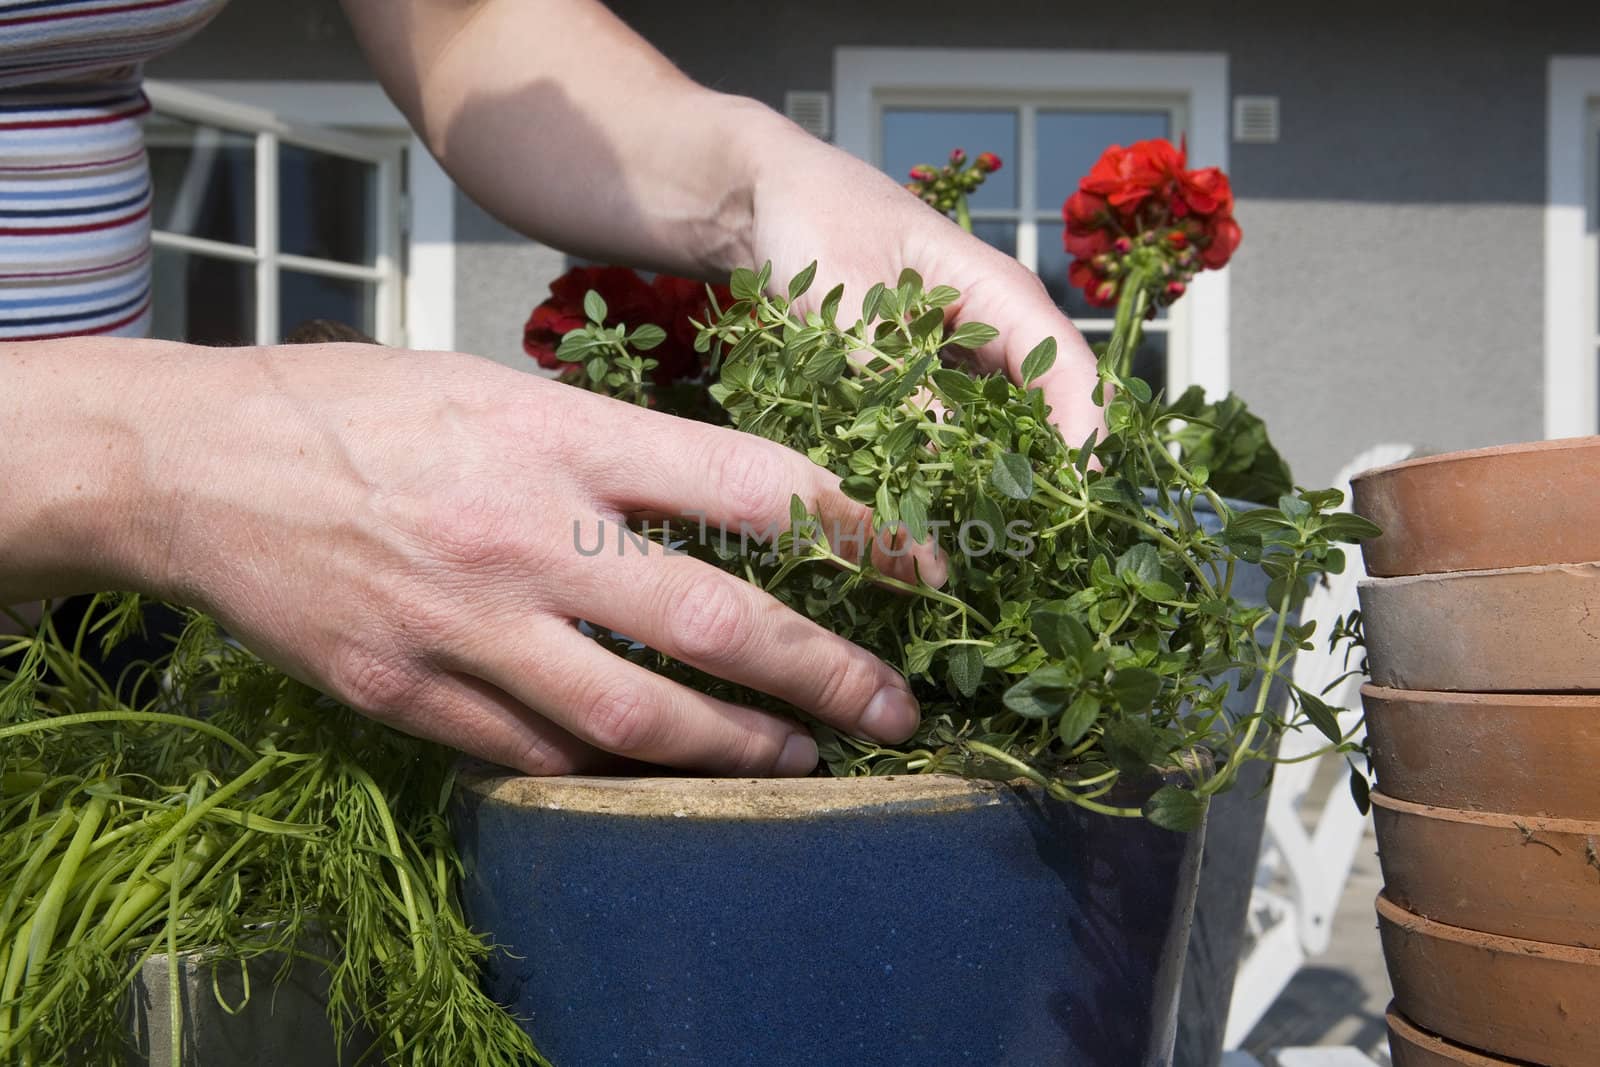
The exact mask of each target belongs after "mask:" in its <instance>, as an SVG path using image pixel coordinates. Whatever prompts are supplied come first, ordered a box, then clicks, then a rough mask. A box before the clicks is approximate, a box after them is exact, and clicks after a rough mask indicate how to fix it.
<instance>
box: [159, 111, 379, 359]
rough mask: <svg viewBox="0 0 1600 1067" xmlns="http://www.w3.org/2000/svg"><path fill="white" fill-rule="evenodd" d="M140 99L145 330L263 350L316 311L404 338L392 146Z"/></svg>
mask: <svg viewBox="0 0 1600 1067" xmlns="http://www.w3.org/2000/svg"><path fill="white" fill-rule="evenodd" d="M149 93H150V97H151V103H152V105H153V109H154V110H153V113H152V115H151V116H150V118H149V119H148V120H147V122H146V126H145V143H146V146H147V148H148V150H149V153H150V168H151V178H152V182H153V184H154V191H155V198H154V205H153V208H152V225H153V227H154V233H153V237H152V240H153V243H154V246H155V258H154V263H153V287H154V304H153V307H154V316H153V323H152V333H153V334H154V335H155V336H157V337H166V338H171V339H174V340H185V341H192V342H196V343H200V344H273V343H276V342H278V341H281V340H282V339H283V337H284V336H285V335H286V334H287V333H288V332H289V331H290V330H292V329H293V328H294V327H295V325H296V324H298V323H300V322H303V321H305V320H307V319H314V318H323V319H334V320H337V321H339V322H343V323H346V324H348V325H351V326H354V327H356V328H357V329H360V330H362V331H363V332H365V333H368V334H370V335H372V336H374V337H376V338H377V339H378V340H380V341H383V342H385V343H389V344H395V343H400V342H401V341H402V340H403V332H402V329H401V321H402V318H401V310H402V309H401V303H402V288H401V286H402V263H401V258H402V256H401V251H402V247H403V238H404V234H403V232H402V219H401V214H402V213H401V211H400V202H401V189H400V182H401V173H402V166H401V163H402V146H401V145H399V144H396V143H392V142H388V141H384V140H379V139H372V138H365V137H361V136H358V135H355V134H351V133H346V132H342V131H334V130H331V129H326V128H320V127H309V126H296V125H291V124H289V123H287V122H285V121H283V120H282V119H280V118H278V117H277V116H276V115H274V114H273V113H272V112H269V111H265V110H262V109H258V108H253V107H249V106H246V105H241V104H236V103H230V102H227V101H223V100H220V99H217V98H214V97H208V96H204V95H200V94H195V93H191V92H186V91H184V90H181V89H176V88H173V87H170V86H159V85H152V86H150V87H149Z"/></svg>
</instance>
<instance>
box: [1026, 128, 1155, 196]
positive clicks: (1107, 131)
mask: <svg viewBox="0 0 1600 1067" xmlns="http://www.w3.org/2000/svg"><path fill="white" fill-rule="evenodd" d="M1037 121H1038V126H1037V127H1036V141H1037V143H1038V146H1039V150H1038V163H1037V166H1038V170H1037V171H1036V174H1037V183H1038V184H1037V188H1038V190H1039V194H1038V195H1039V205H1038V206H1039V210H1040V211H1058V210H1060V208H1061V205H1062V203H1063V202H1065V201H1066V199H1067V197H1069V196H1071V195H1072V193H1073V191H1074V190H1076V189H1077V188H1078V182H1079V181H1080V180H1081V179H1082V178H1083V176H1084V175H1085V174H1088V173H1089V168H1090V167H1092V166H1094V162H1095V160H1097V159H1099V158H1100V154H1101V153H1102V152H1104V151H1105V150H1106V149H1107V148H1109V147H1111V146H1112V145H1114V144H1117V145H1124V146H1126V145H1129V144H1132V143H1133V142H1134V141H1145V140H1149V139H1150V138H1152V137H1167V136H1170V127H1171V120H1170V116H1169V115H1168V114H1167V112H1165V111H1054V110H1052V111H1044V110H1041V111H1040V112H1039V113H1038V119H1037Z"/></svg>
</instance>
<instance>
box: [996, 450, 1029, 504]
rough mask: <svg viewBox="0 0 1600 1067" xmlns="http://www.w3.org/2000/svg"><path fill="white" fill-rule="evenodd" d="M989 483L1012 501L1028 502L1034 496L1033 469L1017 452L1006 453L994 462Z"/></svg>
mask: <svg viewBox="0 0 1600 1067" xmlns="http://www.w3.org/2000/svg"><path fill="white" fill-rule="evenodd" d="M989 482H990V484H991V485H993V486H994V487H995V488H996V489H998V490H1000V492H1002V493H1004V494H1005V495H1006V496H1008V497H1010V498H1011V499H1012V500H1027V499H1028V498H1029V497H1030V496H1032V495H1033V468H1032V467H1030V466H1029V465H1028V461H1027V460H1026V459H1024V458H1022V457H1021V456H1019V455H1017V454H1016V453H1015V452H1005V453H1002V454H1001V456H1000V457H999V458H998V459H996V460H995V461H994V470H993V471H992V472H991V473H990V475H989Z"/></svg>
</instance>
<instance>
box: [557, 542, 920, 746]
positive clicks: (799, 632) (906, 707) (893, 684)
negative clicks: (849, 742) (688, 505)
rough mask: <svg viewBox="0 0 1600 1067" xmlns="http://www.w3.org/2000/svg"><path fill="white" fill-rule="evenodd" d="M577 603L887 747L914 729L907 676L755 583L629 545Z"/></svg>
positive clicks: (591, 578) (594, 573)
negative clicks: (642, 550) (786, 604)
mask: <svg viewBox="0 0 1600 1067" xmlns="http://www.w3.org/2000/svg"><path fill="white" fill-rule="evenodd" d="M594 562H595V564H596V566H594V567H591V568H589V569H587V570H586V571H585V573H583V574H581V575H578V576H576V577H575V578H574V580H573V582H572V587H571V589H570V591H569V595H571V596H572V597H573V598H574V603H575V604H576V605H577V607H576V609H575V613H581V614H582V615H583V616H584V617H585V618H587V619H588V620H589V621H591V622H593V623H595V624H596V625H600V626H605V627H607V628H608V629H612V630H616V631H619V632H622V633H625V634H627V635H628V636H630V637H632V638H634V639H635V640H638V641H642V642H643V643H644V644H646V645H648V646H650V647H651V648H653V649H655V650H656V651H658V652H662V653H664V654H666V655H668V656H671V657H672V658H673V659H677V660H681V661H682V662H684V663H688V664H690V665H692V666H695V667H698V668H700V669H701V670H703V671H706V672H707V673H709V674H714V675H716V676H717V677H719V678H725V679H727V680H728V681H730V682H735V683H737V684H739V685H743V686H748V687H749V688H751V689H757V690H760V691H761V692H763V693H768V694H770V695H772V696H775V697H777V698H778V699H780V700H783V701H785V702H786V703H789V704H792V705H794V706H795V707H798V708H801V709H802V710H804V711H806V712H809V713H810V714H811V715H814V716H815V717H816V718H818V719H820V720H821V721H823V722H825V723H827V724H829V725H830V726H833V727H835V728H837V729H840V730H843V731H845V732H846V733H850V734H855V735H858V736H865V737H870V738H873V739H874V740H877V741H881V742H886V743H891V744H892V743H898V742H900V741H904V740H905V739H906V738H907V737H910V736H911V734H912V733H913V732H914V731H915V730H916V727H917V722H918V719H919V710H918V707H917V703H916V700H915V698H913V697H912V695H911V692H910V688H909V686H908V684H907V682H906V680H905V678H904V677H902V676H901V675H900V673H899V672H898V671H896V670H894V669H893V668H892V667H890V666H889V665H888V664H886V663H884V662H883V661H882V660H880V659H878V658H877V657H876V656H873V655H872V654H870V653H868V652H866V651H865V650H863V649H861V648H859V647H858V646H856V645H854V644H852V643H851V642H849V641H846V640H845V639H844V638H842V637H839V636H838V635H837V634H834V633H831V632H829V631H828V630H826V629H824V628H823V627H821V626H818V625H817V624H816V623H814V622H811V621H810V620H808V619H805V618H803V617H801V616H800V615H798V614H796V613H795V612H793V611H790V610H789V609H788V608H786V607H785V606H784V605H783V604H782V603H780V602H779V601H778V600H777V599H775V598H774V597H772V596H770V595H769V594H767V593H765V592H763V591H762V590H760V589H759V588H757V587H756V586H754V585H751V584H750V583H749V582H746V581H744V580H742V579H740V578H736V577H734V576H732V575H730V574H725V573H724V572H722V571H720V570H717V569H716V568H715V567H712V566H710V565H709V564H706V563H702V562H701V561H699V560H696V559H691V558H689V557H687V556H680V555H668V554H667V553H666V552H665V551H664V550H662V549H660V547H659V546H655V545H651V546H649V555H648V556H646V555H643V554H642V553H641V552H640V551H639V550H638V548H637V547H635V546H634V545H631V544H630V545H629V546H628V547H627V550H626V552H625V553H624V554H623V555H621V556H615V555H610V554H607V555H606V556H605V557H603V558H597V559H596V560H595V561H594Z"/></svg>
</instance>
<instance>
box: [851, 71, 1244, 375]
mask: <svg viewBox="0 0 1600 1067" xmlns="http://www.w3.org/2000/svg"><path fill="white" fill-rule="evenodd" d="M833 70H834V83H833V91H834V110H835V116H834V128H835V130H836V131H837V132H836V136H835V142H836V143H837V144H838V145H839V147H841V148H843V149H845V150H846V151H848V152H850V153H852V154H853V155H856V156H858V157H860V158H861V159H864V160H866V161H867V162H869V163H872V164H874V165H879V163H880V161H881V158H882V153H881V149H882V145H881V143H880V139H881V131H882V128H883V123H882V115H883V110H884V108H885V107H896V106H900V107H903V106H906V105H907V104H912V103H914V104H916V105H918V106H934V107H937V106H954V105H956V104H959V105H960V106H964V107H975V106H977V107H981V106H983V104H984V103H985V102H986V101H995V102H997V103H1000V104H1003V105H1005V106H1012V107H1020V108H1030V109H1031V108H1034V107H1037V106H1039V105H1052V104H1055V103H1057V102H1059V103H1060V104H1062V105H1069V106H1088V107H1095V108H1108V109H1116V108H1122V109H1127V108H1130V107H1131V108H1140V109H1150V108H1159V109H1165V110H1169V111H1171V112H1172V114H1173V126H1174V132H1181V133H1183V134H1184V135H1185V136H1186V137H1187V138H1188V144H1189V160H1190V163H1191V165H1193V166H1196V167H1209V166H1216V167H1222V168H1224V169H1226V168H1227V165H1228V57H1227V56H1226V55H1224V54H1221V53H1201V52H1170V53H1164V52H1086V51H1065V50H1063V51H1053V50H1052V51H1042V50H1020V49H1019V50H1012V49H968V48H840V49H838V50H836V52H835V53H834V68H833ZM1028 117H1029V115H1027V114H1024V115H1023V118H1024V121H1023V123H1022V132H1021V136H1023V137H1031V136H1033V132H1032V123H1031V122H1028V121H1026V120H1027V119H1028ZM979 147H981V146H979ZM1019 180H1020V181H1022V182H1031V181H1032V180H1033V175H1031V174H1027V173H1025V172H1024V173H1021V174H1020V177H1019ZM1030 200H1031V198H1028V197H1025V198H1023V200H1022V201H1021V202H1022V203H1027V202H1029V201H1030ZM1036 206H1037V205H1036ZM981 215H982V213H975V215H974V217H975V218H977V217H981ZM1036 220H1037V217H1036V219H1034V220H1027V219H1025V220H1024V221H1023V222H1022V223H1021V224H1020V225H1019V226H1018V232H1017V254H1018V258H1019V259H1021V260H1022V261H1023V262H1024V263H1032V262H1036V259H1035V258H1034V257H1036V256H1037V251H1038V246H1037V230H1036V228H1035V226H1036ZM1170 322H1171V324H1170V327H1169V330H1168V334H1169V340H1168V354H1167V360H1168V370H1167V376H1168V385H1169V387H1171V388H1174V389H1181V388H1183V387H1185V386H1188V385H1200V386H1203V387H1204V388H1205V390H1206V392H1207V393H1209V394H1211V395H1214V396H1221V395H1223V394H1225V393H1227V391H1228V386H1229V375H1228V340H1229V338H1228V271H1227V270H1226V269H1224V270H1220V271H1202V272H1201V273H1200V274H1198V275H1196V276H1195V279H1194V283H1193V285H1192V286H1191V287H1190V289H1189V293H1188V295H1187V296H1186V297H1185V298H1184V299H1183V300H1181V301H1179V302H1178V303H1177V304H1175V305H1173V308H1172V312H1171V315H1170ZM1086 325H1087V320H1086Z"/></svg>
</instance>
